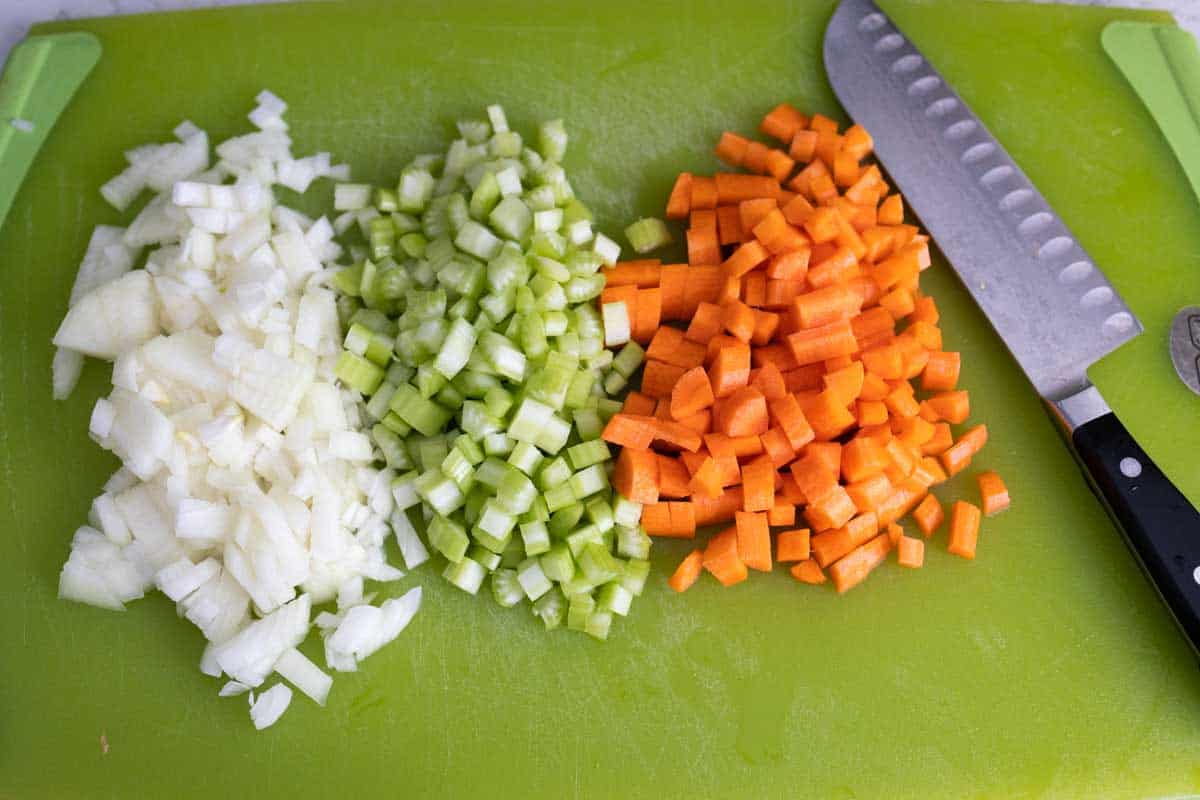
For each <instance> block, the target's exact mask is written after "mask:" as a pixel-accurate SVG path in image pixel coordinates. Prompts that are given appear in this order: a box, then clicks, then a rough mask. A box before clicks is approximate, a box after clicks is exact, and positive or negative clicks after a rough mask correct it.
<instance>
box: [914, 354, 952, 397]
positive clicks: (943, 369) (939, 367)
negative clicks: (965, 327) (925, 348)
mask: <svg viewBox="0 0 1200 800" xmlns="http://www.w3.org/2000/svg"><path fill="white" fill-rule="evenodd" d="M960 364H961V360H960V357H959V354H958V353H946V352H941V351H939V352H935V353H930V354H929V361H928V362H927V363H926V364H925V372H924V373H923V374H922V376H921V388H922V389H924V390H925V391H927V392H949V391H952V390H953V389H954V387H955V384H957V383H958V372H959V368H960Z"/></svg>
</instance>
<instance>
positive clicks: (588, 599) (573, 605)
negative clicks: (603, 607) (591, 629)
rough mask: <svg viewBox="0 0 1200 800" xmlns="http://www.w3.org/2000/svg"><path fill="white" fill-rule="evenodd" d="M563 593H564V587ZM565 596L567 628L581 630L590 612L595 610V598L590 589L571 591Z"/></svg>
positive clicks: (584, 626) (590, 614) (585, 624)
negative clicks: (566, 599)
mask: <svg viewBox="0 0 1200 800" xmlns="http://www.w3.org/2000/svg"><path fill="white" fill-rule="evenodd" d="M566 585H570V584H566ZM563 593H564V594H566V591H565V589H564V592H563ZM567 598H568V601H567V602H568V605H567V628H569V629H570V630H573V631H583V630H584V629H585V628H586V626H587V621H588V619H589V618H590V617H591V616H592V612H594V611H595V610H596V600H595V598H593V597H592V595H591V589H590V588H588V590H587V591H580V592H574V593H571V594H569V595H567Z"/></svg>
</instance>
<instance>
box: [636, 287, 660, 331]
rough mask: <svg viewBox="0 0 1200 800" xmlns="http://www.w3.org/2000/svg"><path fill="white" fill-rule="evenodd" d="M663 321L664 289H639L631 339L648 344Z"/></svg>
mask: <svg viewBox="0 0 1200 800" xmlns="http://www.w3.org/2000/svg"><path fill="white" fill-rule="evenodd" d="M661 321H662V289H660V288H658V287H657V286H655V287H654V288H651V289H639V290H638V293H637V301H636V306H635V310H634V315H633V325H632V331H631V338H632V339H633V340H634V341H635V342H637V343H639V344H646V343H647V342H649V341H650V337H651V336H653V335H654V331H656V330H657V329H658V325H659V323H660V322H661Z"/></svg>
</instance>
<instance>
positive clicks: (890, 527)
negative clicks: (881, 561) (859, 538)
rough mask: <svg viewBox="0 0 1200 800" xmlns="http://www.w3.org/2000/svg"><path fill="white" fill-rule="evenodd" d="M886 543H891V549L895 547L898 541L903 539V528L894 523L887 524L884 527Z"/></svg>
mask: <svg viewBox="0 0 1200 800" xmlns="http://www.w3.org/2000/svg"><path fill="white" fill-rule="evenodd" d="M885 529H886V531H885V532H886V533H887V537H888V541H889V542H891V543H892V547H897V546H898V545H899V544H900V540H901V539H903V538H904V528H901V527H900V526H899V525H897V524H896V523H894V522H889V523H888V524H887V525H886V526H885Z"/></svg>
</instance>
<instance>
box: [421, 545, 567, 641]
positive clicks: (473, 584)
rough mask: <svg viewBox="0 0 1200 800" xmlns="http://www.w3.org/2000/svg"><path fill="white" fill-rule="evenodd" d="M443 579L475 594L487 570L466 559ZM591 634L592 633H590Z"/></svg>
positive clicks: (452, 564) (451, 565)
mask: <svg viewBox="0 0 1200 800" xmlns="http://www.w3.org/2000/svg"><path fill="white" fill-rule="evenodd" d="M442 577H443V578H445V579H446V580H448V581H450V582H451V583H452V584H454V585H455V586H457V587H458V588H460V589H462V590H463V591H464V592H466V593H467V594H475V593H476V592H478V591H479V587H480V586H482V585H483V579H484V578H485V577H487V570H485V569H484V568H483V565H482V564H480V563H478V562H477V561H473V560H472V559H469V558H466V557H464V558H463V559H462V560H461V561H459V562H457V563H455V562H453V561H452V562H450V563H449V564H447V565H446V568H445V569H444V570H442ZM589 633H590V631H589Z"/></svg>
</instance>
